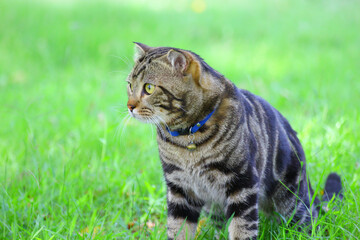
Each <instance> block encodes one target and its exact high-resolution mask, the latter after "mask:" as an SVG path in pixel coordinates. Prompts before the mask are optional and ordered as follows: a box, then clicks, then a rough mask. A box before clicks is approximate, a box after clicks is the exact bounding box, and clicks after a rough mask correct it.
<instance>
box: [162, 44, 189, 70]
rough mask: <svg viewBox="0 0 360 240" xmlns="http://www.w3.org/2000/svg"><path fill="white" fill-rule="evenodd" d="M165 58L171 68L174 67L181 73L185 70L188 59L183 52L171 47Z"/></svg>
mask: <svg viewBox="0 0 360 240" xmlns="http://www.w3.org/2000/svg"><path fill="white" fill-rule="evenodd" d="M167 58H168V60H169V62H170V63H171V65H172V66H173V68H175V69H176V70H177V71H180V72H181V73H184V72H185V71H186V69H187V67H188V60H187V59H186V57H185V55H184V54H182V53H181V52H178V51H175V50H173V49H171V50H170V51H169V52H168V53H167Z"/></svg>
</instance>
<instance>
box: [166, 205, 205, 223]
mask: <svg viewBox="0 0 360 240" xmlns="http://www.w3.org/2000/svg"><path fill="white" fill-rule="evenodd" d="M168 214H169V215H170V216H173V217H174V218H182V219H186V220H187V221H189V222H192V223H196V222H197V221H198V219H199V216H200V213H199V212H198V211H196V210H195V209H193V208H191V207H189V206H187V205H183V204H177V203H172V202H170V203H168Z"/></svg>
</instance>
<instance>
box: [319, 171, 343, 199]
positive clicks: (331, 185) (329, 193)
mask: <svg viewBox="0 0 360 240" xmlns="http://www.w3.org/2000/svg"><path fill="white" fill-rule="evenodd" d="M334 195H335V197H336V198H338V199H339V200H342V199H343V193H342V185H341V178H340V176H339V175H338V174H337V173H330V174H329V176H328V177H327V179H326V183H325V190H324V195H323V196H322V201H324V202H329V201H330V200H331V199H332V198H333V196H334Z"/></svg>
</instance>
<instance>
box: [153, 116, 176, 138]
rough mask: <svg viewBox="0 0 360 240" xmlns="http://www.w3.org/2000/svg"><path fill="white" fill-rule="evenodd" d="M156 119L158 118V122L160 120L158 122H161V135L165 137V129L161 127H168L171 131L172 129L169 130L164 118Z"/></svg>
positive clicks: (159, 126)
mask: <svg viewBox="0 0 360 240" xmlns="http://www.w3.org/2000/svg"><path fill="white" fill-rule="evenodd" d="M156 117H157V120H158V122H159V125H158V128H159V129H160V131H161V135H162V136H164V137H165V133H164V129H163V127H162V126H161V124H163V125H165V127H166V128H167V129H170V128H169V126H168V125H167V123H166V121H165V120H164V119H163V118H162V117H160V116H156ZM170 138H171V141H173V139H172V135H170ZM165 139H166V138H165Z"/></svg>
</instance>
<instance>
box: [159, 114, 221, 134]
mask: <svg viewBox="0 0 360 240" xmlns="http://www.w3.org/2000/svg"><path fill="white" fill-rule="evenodd" d="M215 110H216V109H214V111H212V112H211V113H209V115H207V116H206V117H205V118H204V119H203V120H201V121H200V122H197V123H196V124H195V125H194V126H192V127H190V130H189V134H194V133H196V132H197V131H198V130H199V129H200V128H201V127H202V126H203V125H204V124H205V123H206V121H207V120H209V118H210V117H211V116H212V115H213V113H214V112H215ZM166 130H167V131H168V132H169V133H170V135H171V136H173V137H177V136H179V135H183V133H182V132H179V131H171V130H170V129H169V128H168V127H166Z"/></svg>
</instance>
